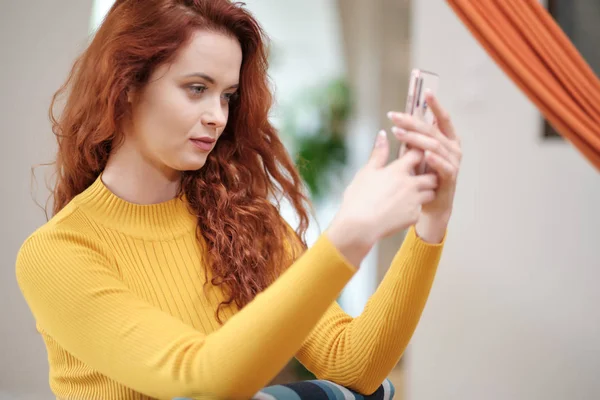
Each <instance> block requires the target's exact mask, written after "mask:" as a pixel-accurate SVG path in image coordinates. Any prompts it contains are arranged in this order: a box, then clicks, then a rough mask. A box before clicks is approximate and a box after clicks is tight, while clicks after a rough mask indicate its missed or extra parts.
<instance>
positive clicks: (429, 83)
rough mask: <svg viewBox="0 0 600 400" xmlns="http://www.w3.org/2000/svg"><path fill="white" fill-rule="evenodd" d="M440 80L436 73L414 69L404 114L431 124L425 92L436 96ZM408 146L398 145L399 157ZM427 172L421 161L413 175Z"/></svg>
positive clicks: (431, 117)
mask: <svg viewBox="0 0 600 400" xmlns="http://www.w3.org/2000/svg"><path fill="white" fill-rule="evenodd" d="M439 81H440V78H439V76H438V75H437V74H436V73H433V72H430V71H425V70H422V69H418V68H415V69H413V70H412V71H411V73H410V80H409V82H408V94H407V95H406V106H405V111H404V112H405V113H406V114H410V115H413V116H415V117H417V118H419V119H420V120H422V121H425V122H427V123H429V124H433V120H434V115H433V113H432V112H431V110H430V109H429V107H428V106H427V102H426V101H425V93H426V90H430V91H431V92H432V93H433V94H437V90H438V85H439ZM408 149H409V146H408V145H406V144H405V143H401V145H400V154H399V156H400V157H401V156H402V155H403V154H404V153H405V152H406V151H407V150H408ZM426 171H427V163H425V161H423V162H422V163H421V165H419V166H418V167H417V170H416V171H415V174H423V173H425V172H426Z"/></svg>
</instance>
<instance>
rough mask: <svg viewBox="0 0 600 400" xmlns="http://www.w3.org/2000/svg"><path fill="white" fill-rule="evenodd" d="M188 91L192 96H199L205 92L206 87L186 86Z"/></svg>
mask: <svg viewBox="0 0 600 400" xmlns="http://www.w3.org/2000/svg"><path fill="white" fill-rule="evenodd" d="M188 90H189V91H190V94H191V95H192V96H199V95H201V94H202V93H204V92H205V91H206V86H204V85H190V86H188Z"/></svg>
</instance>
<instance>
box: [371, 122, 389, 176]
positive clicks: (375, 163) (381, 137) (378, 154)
mask: <svg viewBox="0 0 600 400" xmlns="http://www.w3.org/2000/svg"><path fill="white" fill-rule="evenodd" d="M388 155H389V142H388V140H387V135H386V133H385V131H384V130H381V131H379V133H378V134H377V139H375V146H374V147H373V151H372V152H371V157H370V158H369V161H368V163H367V166H368V167H370V168H376V169H377V168H381V167H383V166H384V165H385V163H386V162H387V159H388Z"/></svg>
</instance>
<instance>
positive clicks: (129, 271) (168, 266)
mask: <svg viewBox="0 0 600 400" xmlns="http://www.w3.org/2000/svg"><path fill="white" fill-rule="evenodd" d="M195 224H196V221H195V218H194V217H193V216H191V215H190V214H189V212H188V211H187V208H186V206H185V204H184V202H183V201H182V200H178V199H174V200H171V201H168V202H164V203H161V204H156V205H135V204H131V203H128V202H126V201H124V200H122V199H120V198H118V197H116V196H115V195H114V194H112V193H111V192H110V191H109V190H108V189H107V188H106V187H105V186H104V184H103V183H102V180H101V179H100V178H99V179H97V180H96V182H95V183H94V184H93V185H91V186H90V187H89V188H88V189H87V190H86V191H84V192H83V193H81V194H80V195H79V196H77V197H76V198H75V199H73V201H71V202H70V203H69V204H68V205H67V206H66V207H65V208H64V209H63V210H62V211H61V212H60V213H58V214H57V215H56V216H55V217H54V218H52V219H51V220H50V221H49V222H48V223H46V224H45V225H44V226H42V227H41V228H39V229H38V230H37V231H36V232H35V233H34V234H33V235H31V236H30V237H29V238H28V239H27V240H26V242H25V243H24V244H23V246H22V248H21V250H20V251H19V254H18V257H17V264H16V273H17V280H18V283H19V285H20V288H21V290H22V292H23V295H24V297H25V299H26V301H27V303H28V304H29V307H30V308H31V310H32V313H33V315H34V317H35V319H36V322H37V327H38V330H39V331H40V333H41V335H42V337H43V339H44V341H45V344H46V347H47V350H48V359H49V366H50V385H51V388H52V390H53V392H54V393H55V395H56V396H57V397H58V398H61V399H69V400H71V399H73V400H87V399H94V400H100V399H101V400H112V399H151V398H158V399H172V398H174V397H190V398H220V399H230V398H231V399H248V398H250V397H252V395H253V394H254V393H256V392H257V391H259V390H260V389H261V388H262V387H264V386H266V385H267V384H268V383H269V382H270V381H271V379H272V378H273V377H274V376H276V375H277V373H278V372H279V371H280V370H281V369H282V368H283V367H284V366H285V365H286V363H287V362H289V360H290V359H291V358H292V357H294V356H296V357H297V358H298V360H299V361H300V362H302V363H303V364H304V365H305V366H306V367H307V368H308V369H309V370H311V371H312V372H313V373H314V374H315V375H316V376H317V377H318V378H320V379H329V380H332V381H335V382H337V383H339V384H340V385H343V386H347V387H350V388H352V389H355V390H357V391H360V392H363V393H370V392H372V391H374V390H375V389H376V388H377V387H378V385H380V384H381V382H382V381H383V380H384V379H385V378H386V376H387V375H388V374H389V372H390V371H391V369H392V368H393V367H394V365H395V364H396V363H397V362H398V361H399V359H400V357H401V355H402V353H403V351H404V349H405V348H406V346H407V344H408V342H409V340H410V338H411V336H412V334H413V331H414V329H415V327H416V326H417V323H418V320H419V318H420V316H421V312H422V310H423V308H424V306H425V302H426V299H427V297H428V294H429V291H430V288H431V285H432V282H433V279H434V275H435V271H436V268H437V264H438V261H439V258H440V254H441V250H442V247H443V246H442V244H440V245H430V244H427V243H425V242H423V241H421V240H420V239H419V238H418V237H417V236H416V235H415V232H414V230H413V229H411V230H410V231H409V232H408V235H407V237H406V239H405V241H404V244H403V245H402V248H401V249H400V251H399V252H398V254H397V255H396V257H395V259H394V261H393V263H392V265H391V267H390V269H389V271H388V273H387V274H386V277H385V279H384V280H383V282H382V283H381V285H380V286H379V288H378V289H377V291H376V293H375V294H374V295H373V296H372V297H371V299H370V300H369V303H368V305H367V306H366V308H365V310H364V312H363V313H362V315H360V316H359V317H357V318H354V319H353V318H351V317H350V316H348V315H347V314H345V313H344V312H343V311H342V309H341V308H340V307H339V306H338V304H337V303H336V302H335V300H336V298H337V296H338V295H339V294H340V291H341V290H342V289H343V287H344V286H345V285H346V284H347V283H348V281H349V280H350V278H351V277H352V276H353V275H354V273H355V272H356V270H355V268H354V267H353V266H351V265H350V264H349V263H348V262H347V261H346V260H345V259H344V258H343V256H342V255H341V254H340V253H339V252H338V251H337V249H336V248H335V247H334V246H333V245H332V244H331V242H330V241H329V240H328V239H327V237H326V236H325V235H322V236H321V237H320V238H319V239H318V241H317V242H316V243H315V245H314V246H312V247H311V248H310V249H309V250H308V251H306V252H305V253H304V254H303V255H302V256H301V257H299V258H298V260H297V261H296V262H295V263H294V264H293V265H292V266H291V267H290V268H289V269H288V270H287V271H286V272H285V273H283V275H282V276H281V277H280V278H279V279H278V280H277V281H276V282H275V283H273V284H272V285H271V286H270V287H269V288H268V289H266V290H265V291H264V292H263V293H261V294H259V295H258V296H257V297H256V298H255V299H254V301H252V302H251V303H250V304H249V305H247V306H246V307H244V308H243V309H242V310H241V311H240V310H237V309H234V308H233V307H231V308H229V309H226V310H225V313H224V317H225V319H226V323H225V324H224V325H223V326H219V325H218V324H217V322H216V320H215V318H214V311H215V309H216V307H217V305H218V304H219V303H220V302H221V300H222V299H223V298H224V296H223V293H222V292H221V290H220V289H219V287H215V286H211V285H207V286H206V287H207V288H208V289H207V290H206V291H204V290H203V284H204V282H205V274H204V270H203V269H202V267H201V264H200V259H201V257H200V246H199V245H198V242H197V239H196V236H195V230H196V225H195ZM209 279H210V274H209ZM313 328H314V329H313Z"/></svg>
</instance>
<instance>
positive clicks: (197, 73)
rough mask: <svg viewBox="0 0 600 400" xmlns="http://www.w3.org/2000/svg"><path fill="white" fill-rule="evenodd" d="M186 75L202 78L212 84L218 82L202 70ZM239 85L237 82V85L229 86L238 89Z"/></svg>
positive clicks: (187, 76)
mask: <svg viewBox="0 0 600 400" xmlns="http://www.w3.org/2000/svg"><path fill="white" fill-rule="evenodd" d="M185 77H186V78H202V79H204V80H205V81H207V82H208V83H210V84H212V85H214V84H215V83H216V82H215V80H214V78H212V77H210V76H208V75H206V74H203V73H201V72H194V73H193V74H188V75H185ZM239 87H240V85H239V83H236V84H235V85H231V86H229V89H237V88H239Z"/></svg>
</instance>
